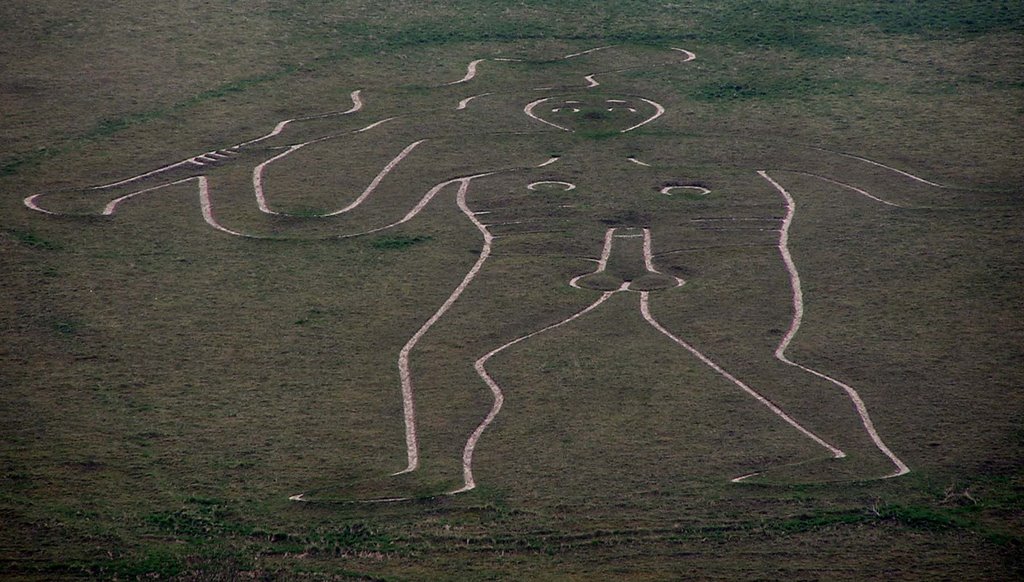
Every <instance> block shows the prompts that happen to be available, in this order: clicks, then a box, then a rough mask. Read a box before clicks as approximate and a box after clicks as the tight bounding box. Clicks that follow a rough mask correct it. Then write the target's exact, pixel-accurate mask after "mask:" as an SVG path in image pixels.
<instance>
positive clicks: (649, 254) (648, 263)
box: [630, 228, 686, 287]
mask: <svg viewBox="0 0 1024 582" xmlns="http://www.w3.org/2000/svg"><path fill="white" fill-rule="evenodd" d="M643 236H644V268H645V269H647V271H648V272H651V273H657V274H658V275H661V276H663V277H672V278H673V279H675V280H676V287H682V286H683V285H685V284H686V281H684V280H682V279H680V278H679V277H676V276H674V275H665V274H664V273H662V272H661V271H659V270H658V269H657V268H655V266H654V244H653V242H652V240H651V229H649V228H645V229H644V233H643ZM630 286H632V283H630Z"/></svg>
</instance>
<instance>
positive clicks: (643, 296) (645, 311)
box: [640, 291, 846, 459]
mask: <svg viewBox="0 0 1024 582" xmlns="http://www.w3.org/2000/svg"><path fill="white" fill-rule="evenodd" d="M649 295H650V292H649V291H641V292H640V313H641V314H642V315H643V317H644V319H646V320H647V323H649V324H651V325H652V326H653V327H654V329H656V330H658V331H660V332H661V333H662V334H664V335H665V336H666V337H668V338H669V339H671V340H672V341H674V342H675V343H677V344H679V345H680V346H681V347H682V348H683V349H685V350H686V351H688V352H690V353H691V354H693V356H694V357H696V358H697V359H698V360H700V361H701V362H703V363H704V364H705V365H706V366H708V367H709V368H711V369H712V370H714V371H715V372H717V373H718V374H719V375H720V376H722V377H723V378H725V379H726V380H729V381H730V382H732V383H733V384H735V385H736V386H738V387H739V388H740V389H741V390H743V391H744V392H746V393H747V394H749V395H750V396H752V397H753V398H754V399H755V400H757V401H758V402H760V403H761V404H763V405H764V406H765V407H766V408H768V410H770V411H771V412H772V413H773V414H775V415H776V416H778V417H779V418H781V419H782V420H783V421H785V422H786V424H788V425H790V426H792V427H793V428H795V429H796V430H797V431H799V432H800V433H801V434H803V435H804V436H806V437H807V438H809V439H811V440H812V441H814V442H815V443H817V444H818V445H820V446H822V447H824V448H825V449H827V450H828V451H829V453H831V454H832V456H833V458H836V459H841V458H843V457H845V456H846V453H844V452H843V451H841V450H839V449H838V448H836V447H834V446H832V445H830V444H829V443H827V442H825V440H824V439H822V438H821V437H819V436H818V435H816V434H814V433H813V432H811V431H810V430H808V429H806V428H804V426H803V425H801V424H800V423H799V422H797V421H796V420H794V419H793V417H791V416H789V415H788V414H786V412H785V411H783V410H782V409H781V408H779V407H778V406H776V405H775V404H774V403H773V402H772V401H770V400H768V399H767V398H765V397H764V396H762V395H761V394H760V393H759V392H757V391H756V390H754V389H753V388H751V387H750V386H747V385H746V384H745V383H744V382H743V381H741V380H740V379H738V378H736V377H735V376H733V375H732V374H730V373H729V372H726V371H725V370H724V369H723V368H722V367H721V366H719V365H718V364H716V363H715V362H713V361H712V360H711V359H710V358H708V357H707V356H705V355H704V354H702V353H701V352H700V351H698V350H697V349H696V348H694V347H693V346H691V345H690V344H688V343H686V342H685V341H683V340H681V339H679V338H678V337H676V336H675V335H673V334H672V332H670V331H669V330H667V329H665V328H664V327H663V326H662V325H661V324H660V323H658V321H657V320H656V319H654V317H653V316H652V315H651V310H650V307H649V304H648V303H649V302H648V296H649Z"/></svg>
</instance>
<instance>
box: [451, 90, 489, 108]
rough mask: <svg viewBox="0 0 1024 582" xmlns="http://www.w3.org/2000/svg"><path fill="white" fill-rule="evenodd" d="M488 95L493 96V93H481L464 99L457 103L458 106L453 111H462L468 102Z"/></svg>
mask: <svg viewBox="0 0 1024 582" xmlns="http://www.w3.org/2000/svg"><path fill="white" fill-rule="evenodd" d="M488 95H493V93H481V94H479V95H473V96H471V97H466V98H465V99H463V100H461V101H459V105H458V106H457V107H456V108H455V110H456V111H462V110H463V109H465V108H466V107H467V106H469V102H470V101H472V100H474V99H479V98H480V97H487V96H488Z"/></svg>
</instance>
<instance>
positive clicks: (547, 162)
mask: <svg viewBox="0 0 1024 582" xmlns="http://www.w3.org/2000/svg"><path fill="white" fill-rule="evenodd" d="M560 159H561V157H560V156H551V157H550V158H548V161H546V162H544V163H541V164H537V167H538V168H543V167H544V166H550V165H551V164H553V163H555V162H557V161H558V160H560Z"/></svg>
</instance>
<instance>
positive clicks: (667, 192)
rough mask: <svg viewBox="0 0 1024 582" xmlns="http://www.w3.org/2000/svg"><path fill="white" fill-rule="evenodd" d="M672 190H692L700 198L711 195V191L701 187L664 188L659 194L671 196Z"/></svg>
mask: <svg viewBox="0 0 1024 582" xmlns="http://www.w3.org/2000/svg"><path fill="white" fill-rule="evenodd" d="M673 190H694V191H696V192H697V193H698V194H700V195H701V196H707V195H708V194H710V193H711V190H708V189H707V188H705V187H703V186H665V187H664V188H662V189H661V193H662V194H665V195H666V196H671V195H672V191H673Z"/></svg>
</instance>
